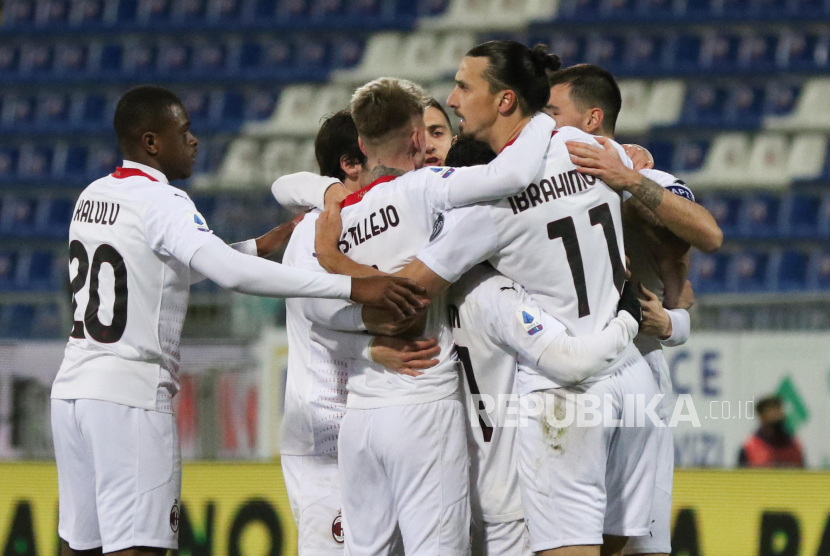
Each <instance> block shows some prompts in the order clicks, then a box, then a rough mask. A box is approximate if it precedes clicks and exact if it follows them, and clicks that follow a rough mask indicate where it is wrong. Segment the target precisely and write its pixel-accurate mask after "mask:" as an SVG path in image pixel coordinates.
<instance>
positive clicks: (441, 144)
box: [424, 98, 453, 166]
mask: <svg viewBox="0 0 830 556" xmlns="http://www.w3.org/2000/svg"><path fill="white" fill-rule="evenodd" d="M424 124H425V125H426V127H427V131H426V138H427V148H426V158H425V159H424V166H444V165H445V164H444V159H445V158H446V157H447V153H448V152H449V151H450V147H452V139H453V135H452V125H451V124H450V117H449V116H448V115H447V111H446V110H444V107H443V106H441V103H440V102H438V101H437V100H435V99H434V98H429V99H427V103H426V108H425V109H424Z"/></svg>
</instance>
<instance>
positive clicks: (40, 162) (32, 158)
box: [17, 145, 55, 183]
mask: <svg viewBox="0 0 830 556" xmlns="http://www.w3.org/2000/svg"><path fill="white" fill-rule="evenodd" d="M54 155H55V150H54V148H53V147H52V146H49V145H41V146H36V147H32V148H30V149H25V150H23V151H21V153H20V162H19V164H18V168H17V175H18V177H19V178H21V179H26V180H37V181H38V182H39V183H42V182H40V181H39V180H43V179H44V178H48V177H49V176H50V175H51V174H52V162H53V158H54Z"/></svg>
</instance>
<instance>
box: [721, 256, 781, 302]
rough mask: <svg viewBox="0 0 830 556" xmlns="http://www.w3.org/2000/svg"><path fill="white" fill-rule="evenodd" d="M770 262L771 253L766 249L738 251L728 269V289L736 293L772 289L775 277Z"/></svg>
mask: <svg viewBox="0 0 830 556" xmlns="http://www.w3.org/2000/svg"><path fill="white" fill-rule="evenodd" d="M769 263H770V255H769V253H766V252H764V251H756V250H747V251H741V252H739V253H736V254H735V255H733V256H732V259H731V260H730V261H729V268H728V269H727V271H726V283H727V289H728V290H729V291H732V292H736V293H738V292H740V293H752V292H765V291H770V290H771V287H772V282H773V279H772V273H771V272H770V268H769V266H770V264H769Z"/></svg>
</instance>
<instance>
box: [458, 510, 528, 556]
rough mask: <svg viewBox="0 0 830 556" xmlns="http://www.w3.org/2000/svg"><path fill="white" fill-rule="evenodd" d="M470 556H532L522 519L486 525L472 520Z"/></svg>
mask: <svg viewBox="0 0 830 556" xmlns="http://www.w3.org/2000/svg"><path fill="white" fill-rule="evenodd" d="M471 532H472V535H471V537H472V538H471V541H472V551H471V552H472V556H532V554H533V552H532V551H531V550H530V541H529V539H528V534H527V527H525V520H524V519H517V520H514V521H505V522H502V523H487V522H483V521H478V520H473V526H472V531H471Z"/></svg>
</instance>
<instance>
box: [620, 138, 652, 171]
mask: <svg viewBox="0 0 830 556" xmlns="http://www.w3.org/2000/svg"><path fill="white" fill-rule="evenodd" d="M622 148H623V150H624V151H625V154H627V155H628V158H630V159H631V162H632V163H634V169H635V170H637V171H638V172H639V171H640V170H651V169H652V168H654V157H653V156H651V153H650V152H648V149H647V148H645V147H641V146H640V145H633V144H631V143H626V144H625V145H622Z"/></svg>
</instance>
